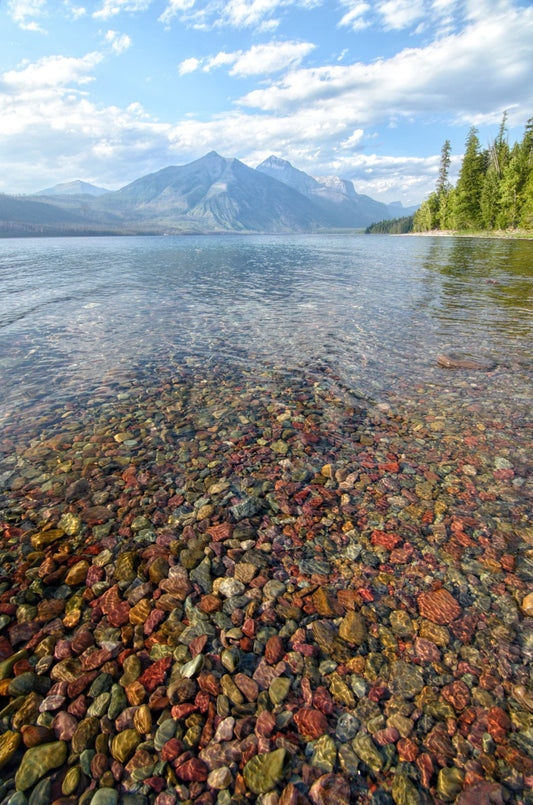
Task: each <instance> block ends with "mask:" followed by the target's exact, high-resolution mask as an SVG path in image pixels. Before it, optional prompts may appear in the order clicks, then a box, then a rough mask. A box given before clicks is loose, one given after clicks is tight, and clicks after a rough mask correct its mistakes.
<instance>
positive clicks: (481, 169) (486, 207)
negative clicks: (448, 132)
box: [413, 115, 533, 232]
mask: <svg viewBox="0 0 533 805" xmlns="http://www.w3.org/2000/svg"><path fill="white" fill-rule="evenodd" d="M449 167H450V143H449V141H448V140H446V142H445V143H444V145H443V147H442V152H441V161H440V169H439V176H438V179H437V186H436V189H435V191H434V192H433V193H431V195H430V196H429V198H427V199H426V200H425V201H424V202H423V204H422V205H421V206H420V208H419V209H418V210H417V212H416V213H415V216H414V227H413V229H414V231H415V232H427V231H430V230H434V229H454V230H458V231H479V230H495V229H517V228H519V227H520V228H524V229H533V118H530V119H529V120H528V122H527V124H526V127H525V131H524V136H523V138H522V140H521V141H520V142H516V143H515V144H514V145H513V146H510V145H509V142H508V137H507V129H506V115H504V116H503V120H502V123H501V126H500V130H499V132H498V136H497V137H496V139H495V140H494V142H492V143H490V144H489V146H488V148H486V149H481V147H480V143H479V138H478V133H477V129H476V128H475V127H474V128H472V129H470V132H469V134H468V137H467V140H466V145H465V154H464V157H463V162H462V165H461V170H460V172H459V178H458V181H457V185H456V186H455V187H453V186H452V185H451V184H450V183H449V181H448V170H449Z"/></svg>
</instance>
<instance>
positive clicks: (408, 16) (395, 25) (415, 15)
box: [378, 0, 426, 30]
mask: <svg viewBox="0 0 533 805" xmlns="http://www.w3.org/2000/svg"><path fill="white" fill-rule="evenodd" d="M378 12H379V14H380V15H381V17H382V18H383V22H384V24H385V28H387V29H392V30H401V29H402V28H407V27H409V26H410V25H413V24H414V23H415V22H417V21H418V20H420V19H421V18H422V17H424V16H425V12H426V9H425V8H424V2H423V0H384V1H383V2H381V3H378Z"/></svg>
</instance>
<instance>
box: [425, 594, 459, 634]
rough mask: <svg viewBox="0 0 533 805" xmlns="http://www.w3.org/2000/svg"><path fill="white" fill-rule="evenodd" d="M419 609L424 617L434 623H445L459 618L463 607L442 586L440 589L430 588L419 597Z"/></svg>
mask: <svg viewBox="0 0 533 805" xmlns="http://www.w3.org/2000/svg"><path fill="white" fill-rule="evenodd" d="M417 602H418V609H419V610H420V614H421V615H422V617H423V618H427V620H429V621H431V622H432V623H437V624H441V625H445V624H448V623H450V622H451V621H453V620H455V619H456V618H458V617H459V616H460V614H461V607H460V606H459V604H458V603H457V601H456V600H455V598H454V597H453V595H450V593H449V592H448V591H447V590H445V589H444V588H443V587H441V588H440V589H439V590H428V592H425V593H421V594H420V595H419V596H418V599H417Z"/></svg>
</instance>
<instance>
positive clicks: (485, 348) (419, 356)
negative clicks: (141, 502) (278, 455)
mask: <svg viewBox="0 0 533 805" xmlns="http://www.w3.org/2000/svg"><path fill="white" fill-rule="evenodd" d="M532 256H533V245H532V244H531V243H529V242H516V241H513V242H507V241H483V240H474V239H471V240H470V239H469V240H467V239H452V238H446V239H445V238H391V237H386V236H382V237H380V236H373V237H363V236H331V237H316V236H313V237H304V236H298V237H292V238H286V237H238V236H235V237H190V238H188V237H184V238H109V239H108V238H99V239H85V238H81V239H50V240H44V239H43V240H4V241H2V242H1V243H0V272H1V273H0V282H1V287H2V294H1V296H0V366H1V369H2V376H3V384H2V390H1V398H2V400H3V405H4V406H7V407H8V408H12V406H13V405H19V404H21V403H22V402H23V401H24V400H27V401H28V402H31V401H32V400H33V399H36V398H46V397H47V396H51V395H52V396H54V397H63V396H67V397H68V396H71V395H76V394H79V393H80V392H83V391H87V392H90V390H91V388H94V387H97V386H98V384H99V383H102V382H103V381H105V377H106V374H107V373H109V372H110V371H111V372H113V373H115V374H118V375H120V374H121V373H125V372H127V371H128V370H129V369H131V368H132V367H135V366H137V365H139V364H142V363H143V362H147V361H148V362H150V363H151V364H153V365H157V363H158V362H159V363H160V364H161V365H162V366H169V365H170V366H171V365H172V364H173V363H175V364H176V365H182V364H183V362H186V361H191V360H197V361H199V362H201V363H202V365H205V364H207V363H209V362H217V361H219V360H225V361H228V362H230V363H233V364H236V365H238V366H242V367H246V369H247V370H251V371H257V372H261V371H262V369H263V368H264V367H265V366H266V367H277V368H278V369H279V370H282V371H283V372H286V373H288V374H289V375H290V373H292V372H299V371H303V370H305V371H306V372H309V371H316V372H317V373H318V374H320V372H321V371H322V370H323V369H324V368H326V369H327V370H328V371H330V372H334V373H335V374H336V376H338V377H339V378H340V379H342V381H343V382H344V383H346V384H347V385H348V386H350V387H352V388H353V389H354V390H357V391H360V392H362V393H365V394H370V395H373V396H377V397H379V396H380V394H381V393H382V392H383V391H384V390H386V389H390V388H391V387H394V385H395V384H396V383H397V381H398V379H404V380H405V379H407V380H409V379H410V380H411V381H413V382H414V381H415V380H417V379H418V380H419V379H424V378H425V379H428V377H430V376H431V375H432V374H434V373H435V361H436V357H437V356H438V355H439V354H440V353H441V352H442V351H443V350H446V349H454V350H460V351H464V352H466V353H468V354H481V355H492V356H494V357H496V358H497V359H498V360H499V361H500V362H501V363H504V364H506V365H507V364H510V363H513V362H515V363H516V362H518V363H522V364H523V363H524V362H525V361H527V355H528V348H529V346H530V339H531V328H532V324H531V321H532V320H531V307H532V303H531V277H532V273H533V260H532ZM441 376H442V374H437V375H436V377H435V379H436V380H437V382H438V379H439V377H441Z"/></svg>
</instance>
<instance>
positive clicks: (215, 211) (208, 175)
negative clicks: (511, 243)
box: [0, 151, 416, 236]
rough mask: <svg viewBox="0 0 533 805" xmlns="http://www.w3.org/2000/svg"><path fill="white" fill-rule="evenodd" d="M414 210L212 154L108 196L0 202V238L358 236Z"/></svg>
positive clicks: (87, 190) (93, 190) (291, 170)
mask: <svg viewBox="0 0 533 805" xmlns="http://www.w3.org/2000/svg"><path fill="white" fill-rule="evenodd" d="M414 209H416V208H406V207H402V206H401V204H394V205H386V204H382V203H381V202H379V201H375V200H374V199H372V198H370V197H369V196H365V195H360V194H358V193H357V192H356V191H355V188H354V185H353V183H352V182H350V181H348V180H346V179H341V178H339V177H336V176H334V177H331V176H330V177H316V178H315V177H313V176H310V175H309V174H307V173H304V172H303V171H300V170H298V169H297V168H295V167H293V166H292V165H291V164H290V162H287V161H286V160H284V159H280V158H279V157H275V156H271V157H269V158H268V159H266V160H265V161H264V162H262V163H261V164H260V165H258V167H257V168H255V169H254V168H250V167H248V166H247V165H245V164H244V163H243V162H240V161H239V160H238V159H226V158H224V157H221V156H219V154H217V153H216V152H215V151H211V152H210V153H209V154H206V155H205V156H204V157H202V158H201V159H197V160H195V161H194V162H191V163H189V164H187V165H182V166H178V167H176V166H172V167H168V168H163V169H162V170H160V171H157V172H156V173H151V174H149V175H147V176H143V177H141V178H140V179H136V180H135V181H134V182H131V183H130V184H128V185H126V186H125V187H122V188H121V189H120V190H116V191H108V190H106V189H105V188H101V187H96V186H95V185H91V184H89V183H87V182H81V181H74V182H66V183H63V184H59V185H56V186H54V187H50V188H46V189H45V190H40V191H38V192H37V193H35V194H33V195H31V196H7V195H0V235H4V236H10V235H11V236H13V235H58V234H71V235H72V234H189V233H197V234H203V233H216V232H243V233H245V232H250V233H254V232H255V233H263V232H264V233H283V232H321V231H322V232H323V231H332V230H339V229H340V230H346V229H360V228H363V227H366V226H368V225H369V224H371V223H374V222H376V221H381V220H385V219H389V218H396V217H398V215H408V214H410V212H412V211H414Z"/></svg>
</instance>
